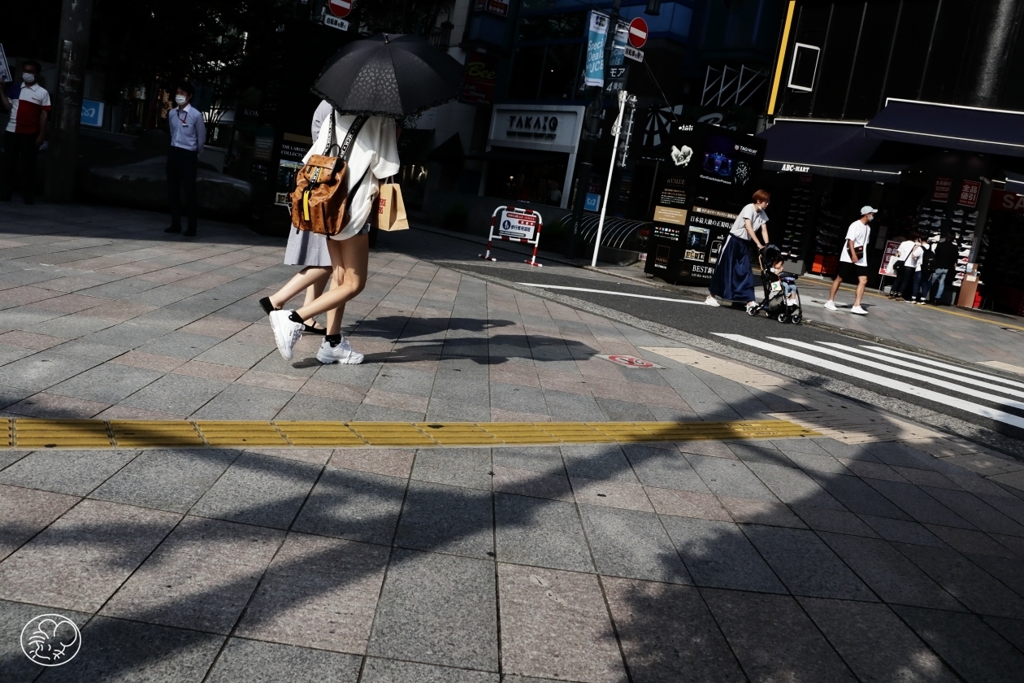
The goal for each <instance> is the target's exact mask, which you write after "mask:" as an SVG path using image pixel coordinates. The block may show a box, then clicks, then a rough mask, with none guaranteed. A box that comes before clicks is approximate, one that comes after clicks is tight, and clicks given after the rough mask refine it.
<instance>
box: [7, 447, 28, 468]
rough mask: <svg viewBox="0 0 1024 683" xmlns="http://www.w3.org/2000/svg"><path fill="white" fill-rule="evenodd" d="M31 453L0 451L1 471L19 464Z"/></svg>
mask: <svg viewBox="0 0 1024 683" xmlns="http://www.w3.org/2000/svg"><path fill="white" fill-rule="evenodd" d="M29 453H31V451H14V450H7V449H0V470H4V469H6V468H8V467H10V466H11V465H13V464H14V463H16V462H18V461H19V460H21V459H22V458H24V457H25V456H26V455H28V454H29Z"/></svg>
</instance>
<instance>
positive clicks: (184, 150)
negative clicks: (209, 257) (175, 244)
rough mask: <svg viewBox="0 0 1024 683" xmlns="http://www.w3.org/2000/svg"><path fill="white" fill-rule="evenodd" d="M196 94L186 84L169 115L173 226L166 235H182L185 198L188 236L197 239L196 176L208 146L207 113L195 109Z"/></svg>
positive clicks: (176, 94) (168, 156) (178, 94)
mask: <svg viewBox="0 0 1024 683" xmlns="http://www.w3.org/2000/svg"><path fill="white" fill-rule="evenodd" d="M195 94H196V91H195V88H193V87H192V84H191V83H188V82H182V83H180V84H179V85H178V89H177V91H176V92H175V95H174V104H175V106H174V108H173V109H171V110H170V111H169V112H167V123H168V124H169V126H170V130H171V148H170V149H169V150H168V151H167V193H168V203H169V204H170V208H171V226H170V227H169V228H167V229H165V230H164V232H171V233H180V232H181V195H182V194H183V193H184V195H185V212H186V213H187V214H188V227H187V228H185V232H184V233H182V234H183V235H184V236H185V237H195V236H196V214H197V212H198V202H197V201H196V175H197V172H198V168H199V165H198V164H199V155H200V154H202V153H203V145H204V144H205V143H206V123H205V121H204V120H203V113H202V112H201V111H199V110H198V109H196V108H195V107H193V106H192V104H191V102H192V96H193V95H195Z"/></svg>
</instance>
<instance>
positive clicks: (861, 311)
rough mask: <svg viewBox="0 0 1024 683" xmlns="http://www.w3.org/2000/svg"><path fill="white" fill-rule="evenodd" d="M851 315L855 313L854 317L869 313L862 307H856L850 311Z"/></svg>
mask: <svg viewBox="0 0 1024 683" xmlns="http://www.w3.org/2000/svg"><path fill="white" fill-rule="evenodd" d="M850 313H853V314H854V315H867V314H868V312H867V311H865V310H864V309H863V308H861V307H860V306H854V307H853V308H851V309H850Z"/></svg>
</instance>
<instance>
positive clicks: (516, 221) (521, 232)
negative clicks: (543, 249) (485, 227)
mask: <svg viewBox="0 0 1024 683" xmlns="http://www.w3.org/2000/svg"><path fill="white" fill-rule="evenodd" d="M543 227H544V220H543V219H542V218H541V216H540V214H539V213H537V212H536V211H534V210H533V209H517V208H515V207H514V206H499V207H498V208H496V209H495V210H494V213H493V214H491V229H490V232H489V233H488V234H487V252H486V253H483V254H480V258H482V259H486V260H487V261H497V260H498V259H497V258H495V257H494V256H491V244H492V243H493V242H494V240H496V239H498V240H502V241H504V242H519V243H520V244H530V245H533V255H532V256H531V257H530V258H529V259H527V260H526V263H529V264H530V265H531V266H537V267H538V268H539V267H540V266H542V265H543V264H541V263H537V248H538V247H539V246H540V233H541V229H542V228H543Z"/></svg>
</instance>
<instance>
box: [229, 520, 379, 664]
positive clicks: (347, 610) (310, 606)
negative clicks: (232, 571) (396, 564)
mask: <svg viewBox="0 0 1024 683" xmlns="http://www.w3.org/2000/svg"><path fill="white" fill-rule="evenodd" d="M387 558H388V550H387V548H384V547H382V546H378V545H371V544H365V543H353V542H351V541H345V540H341V539H336V538H324V537H322V536H307V535H305V534H296V533H289V534H288V537H287V539H285V542H284V545H283V546H281V549H280V551H279V552H278V554H277V555H276V556H275V557H274V560H273V562H272V563H271V564H270V568H269V569H268V570H267V573H266V574H265V575H264V577H263V580H262V581H261V582H260V586H259V588H258V589H257V591H256V595H255V596H254V597H253V599H252V602H251V603H250V604H249V606H248V608H247V609H246V611H245V614H244V615H243V617H242V620H241V622H240V623H239V625H238V628H237V629H236V631H235V635H236V636H242V637H249V638H255V639H257V640H263V641H271V642H277V643H287V644H290V645H300V646H302V647H312V648H316V649H318V650H330V651H333V652H349V653H352V654H360V655H361V654H363V653H365V652H366V643H367V640H368V639H369V637H370V629H371V626H372V624H373V615H374V610H375V609H376V607H377V598H378V596H379V595H380V588H381V584H382V583H383V581H384V569H385V567H386V565H387Z"/></svg>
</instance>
